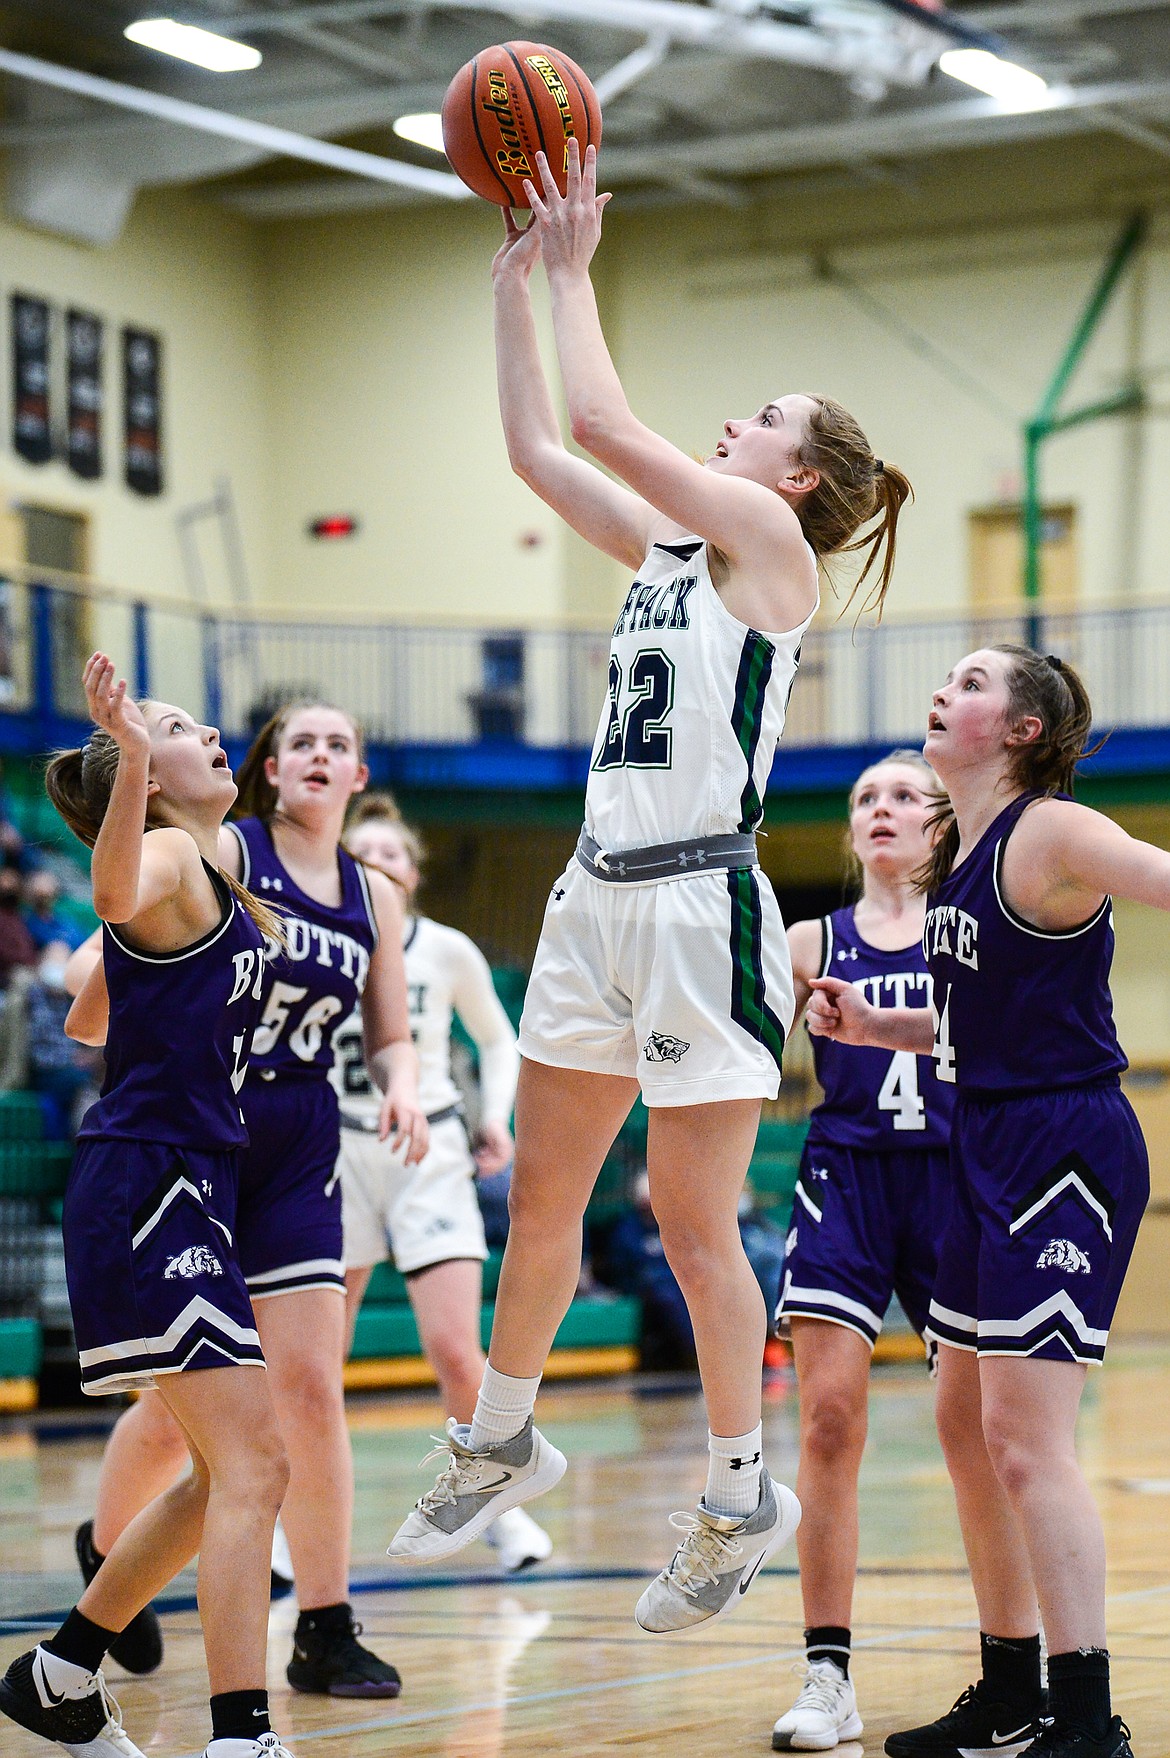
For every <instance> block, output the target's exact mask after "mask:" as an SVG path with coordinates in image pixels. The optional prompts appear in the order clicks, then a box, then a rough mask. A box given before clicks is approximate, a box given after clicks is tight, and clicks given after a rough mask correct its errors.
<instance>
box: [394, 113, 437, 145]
mask: <svg viewBox="0 0 1170 1758" xmlns="http://www.w3.org/2000/svg"><path fill="white" fill-rule="evenodd" d="M394 132H395V134H396V135H397V136H398V137H399V139H400V140H412V141H413V142H414V144H415V146H421V147H429V148H430V150H431V152H433V153H441V152H442V151H443V118H442V117H441V116H440V115H439V113H438V111H437V110H425V111H423V112H421V113H420V114H419V115H417V116H399V117H398V118H397V119H396V121H395V123H394Z"/></svg>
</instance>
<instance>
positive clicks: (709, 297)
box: [266, 204, 1170, 622]
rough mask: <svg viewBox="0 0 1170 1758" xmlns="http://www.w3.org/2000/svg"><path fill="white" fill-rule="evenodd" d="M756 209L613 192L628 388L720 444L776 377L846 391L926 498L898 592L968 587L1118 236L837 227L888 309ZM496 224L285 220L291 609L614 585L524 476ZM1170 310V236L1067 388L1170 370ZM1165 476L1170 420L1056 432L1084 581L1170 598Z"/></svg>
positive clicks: (846, 258)
mask: <svg viewBox="0 0 1170 1758" xmlns="http://www.w3.org/2000/svg"><path fill="white" fill-rule="evenodd" d="M1008 211H1011V208H1010V204H1009V207H1008ZM751 219H752V222H753V223H752V225H750V226H749V225H748V223H747V222H746V221H745V219H744V217H743V216H742V215H737V216H736V217H735V221H734V224H732V223H731V222H729V221H728V220H727V217H726V216H723V215H716V216H715V217H713V216H712V213H711V211H710V210H702V211H700V212H699V213H698V214H694V213H689V212H687V211H684V210H667V211H661V212H657V213H651V214H635V215H633V216H625V217H622V216H621V214H620V209H618V208H617V206H616V204H615V209H614V210H613V212H612V218H611V220H610V222H609V224H608V225H607V231H606V237H605V240H604V241H603V245H602V252H601V255H600V256H599V259H598V281H599V288H600V296H601V302H602V306H603V312H604V315H605V317H606V321H607V329H608V333H609V336H610V340H611V345H612V347H613V349H614V352H615V355H616V357H617V360H618V364H619V367H620V370H621V372H622V376H623V380H624V382H625V384H626V387H627V391H628V393H629V395H630V399H631V402H632V403H633V405H634V407H635V409H636V411H637V413H638V414H639V415H640V416H642V417H643V418H644V419H645V420H646V421H648V422H649V423H650V424H651V425H652V426H655V427H657V428H659V429H660V430H661V431H662V432H664V433H666V434H668V435H669V436H670V437H671V438H672V439H674V440H675V441H676V442H677V443H678V444H679V445H681V446H683V447H685V448H687V449H700V448H702V449H709V448H710V447H711V446H712V444H713V443H714V440H715V438H716V437H717V436H718V433H719V431H720V424H721V422H722V420H723V419H724V417H725V416H726V415H729V414H742V413H744V412H746V411H750V410H752V409H754V408H755V407H757V406H758V405H759V403H760V402H761V401H762V400H763V399H764V398H766V397H768V396H771V395H774V394H776V393H777V392H778V391H781V390H784V389H794V388H808V389H818V390H824V391H826V392H829V393H831V394H833V395H834V396H836V397H838V398H840V400H842V401H843V402H845V403H846V404H847V406H849V407H850V408H851V409H853V410H854V412H855V413H856V414H857V415H858V416H859V418H860V419H861V421H862V423H863V425H864V426H865V428H866V430H867V432H868V433H869V434H870V436H871V438H872V440H873V442H874V445H875V447H876V449H877V450H878V451H879V452H880V453H881V454H882V455H884V456H886V457H889V458H891V459H894V460H896V461H897V462H899V463H901V464H902V465H903V466H904V467H905V468H906V469H907V470H908V472H909V474H910V475H911V477H912V479H913V481H914V483H915V486H916V489H917V493H918V500H917V504H916V505H915V507H914V508H913V509H911V511H910V513H909V514H908V516H907V519H906V521H905V526H904V538H903V545H902V551H901V562H900V566H899V571H898V576H897V582H896V590H895V596H894V598H893V599H892V600H891V609H894V610H906V611H917V610H923V609H939V608H952V607H955V608H957V607H960V606H962V605H963V604H964V603H965V601H966V595H967V515H968V512H969V511H970V510H971V509H972V508H974V507H979V506H984V505H987V504H989V503H992V502H994V501H996V499H997V498H1000V497H1002V496H1003V495H1004V494H1005V492H1006V493H1007V494H1009V495H1010V494H1011V493H1012V492H1013V483H1014V482H1015V480H1016V479H1017V478H1018V472H1019V462H1020V456H1019V448H1020V438H1019V423H1020V420H1021V419H1022V417H1023V416H1024V415H1025V414H1026V413H1027V412H1029V411H1030V410H1031V409H1032V408H1033V407H1034V406H1035V405H1036V403H1037V401H1038V400H1039V397H1040V395H1041V393H1042V390H1043V388H1044V385H1045V383H1046V381H1047V379H1048V377H1049V375H1050V374H1051V372H1052V371H1053V369H1054V367H1055V365H1056V362H1057V360H1058V358H1059V356H1060V353H1061V350H1062V349H1063V346H1064V343H1065V341H1066V339H1067V337H1068V336H1069V335H1070V334H1071V332H1072V329H1073V326H1074V324H1075V321H1076V319H1077V316H1078V314H1079V312H1080V309H1081V306H1082V304H1083V302H1084V299H1085V298H1086V296H1087V294H1088V291H1089V289H1090V287H1091V286H1092V284H1093V282H1094V280H1095V278H1096V276H1097V274H1098V272H1099V269H1100V266H1101V264H1102V262H1103V261H1104V258H1105V255H1106V252H1107V250H1108V248H1109V246H1110V244H1111V242H1112V239H1113V236H1114V232H1115V227H1114V226H1113V224H1112V223H1098V224H1094V225H1085V224H1083V223H1078V224H1076V225H1072V224H1069V225H1061V226H1053V225H1048V226H1039V227H1032V228H1029V229H1028V230H1027V231H1024V230H1018V231H1012V230H1010V229H1004V228H1002V227H1001V228H999V229H995V228H987V227H984V228H983V229H981V230H979V231H977V232H975V233H973V234H966V235H965V234H963V233H959V232H956V233H951V232H945V233H943V234H942V235H936V234H933V233H930V234H928V235H927V236H926V237H924V238H922V239H914V238H909V237H907V238H903V239H902V240H901V241H898V242H894V243H883V244H882V245H880V246H878V245H867V246H865V247H864V248H859V247H850V246H849V245H848V244H846V245H840V244H838V245H837V247H836V248H835V249H834V250H833V253H832V263H833V265H834V267H835V269H837V270H838V271H844V272H845V273H846V274H847V275H848V276H849V277H851V278H852V279H853V280H854V281H855V282H856V283H858V284H859V285H860V286H861V288H862V289H863V293H864V297H865V298H867V299H869V300H876V301H877V302H878V304H879V305H880V307H881V308H882V309H881V311H880V312H878V311H875V310H873V309H869V310H862V309H859V308H858V305H857V303H856V302H855V301H854V300H853V299H852V298H850V297H849V296H848V295H847V294H846V293H844V292H843V291H842V290H841V289H840V287H839V286H836V285H831V284H829V283H827V282H826V281H824V280H823V279H819V278H818V277H817V275H816V274H815V272H814V271H813V269H812V267H811V257H812V254H813V253H811V252H810V251H809V250H807V249H806V248H805V247H804V246H803V245H802V249H801V251H799V252H796V251H792V250H788V249H783V248H779V247H772V246H770V245H769V244H768V243H767V241H768V240H769V239H770V238H772V237H775V236H777V235H782V224H781V220H782V211H781V210H777V211H775V212H770V211H769V210H763V211H762V212H756V211H753V213H752V215H751ZM928 219H929V216H928V215H926V214H924V215H923V216H922V220H923V224H924V226H925V225H926V223H927V221H928ZM495 238H496V230H495V216H494V215H493V214H491V213H489V212H488V211H487V210H485V209H483V208H481V207H480V206H478V205H475V206H471V207H468V208H459V209H457V210H454V211H440V212H434V213H416V212H398V213H392V214H385V215H381V216H361V217H358V218H347V219H343V220H331V221H320V222H315V223H306V224H302V225H298V226H295V227H294V226H286V227H284V228H282V229H280V230H279V231H278V232H274V233H273V234H271V235H269V237H268V240H267V246H266V248H267V251H268V276H267V285H268V295H269V302H270V303H269V312H270V317H271V326H270V332H269V333H270V339H271V345H272V355H271V360H270V366H271V372H270V383H271V397H272V402H271V409H272V456H273V461H274V473H273V482H274V496H273V525H272V530H273V538H272V551H273V558H274V578H275V579H277V580H278V581H279V582H280V585H279V587H278V588H276V590H277V591H278V592H283V593H287V594H288V595H290V596H291V598H292V599H293V600H294V601H295V602H296V603H297V604H312V603H313V602H315V601H317V600H319V599H322V597H323V596H324V597H325V598H327V597H328V596H329V595H330V594H332V593H334V592H340V593H343V594H344V595H345V596H346V597H347V598H350V599H351V600H352V601H353V602H355V603H358V604H361V605H367V604H368V605H370V606H371V607H372V608H373V607H375V606H376V607H378V608H389V609H391V610H394V609H399V610H402V611H404V612H406V613H409V614H412V615H413V614H426V613H427V612H431V611H434V610H438V609H443V610H448V611H452V612H459V613H465V612H470V613H472V614H475V615H480V616H483V617H484V618H485V619H486V620H490V621H493V622H500V621H505V622H506V621H508V620H510V619H512V618H513V617H518V618H522V617H523V616H524V615H531V616H533V617H538V616H542V615H555V614H557V613H558V612H560V611H567V612H577V613H581V614H586V615H592V616H596V617H600V618H602V619H604V618H605V617H607V616H608V615H609V614H610V611H611V609H612V607H613V605H614V604H615V603H616V602H617V601H618V599H619V596H620V593H621V590H622V585H621V576H620V570H618V569H617V568H616V567H615V566H613V565H612V564H610V563H608V562H606V561H605V560H604V559H603V558H600V559H599V558H596V557H593V556H591V555H590V554H589V553H588V552H587V551H586V550H585V548H584V546H582V545H580V544H579V543H578V542H577V541H576V540H575V539H572V538H570V537H567V536H566V535H565V534H563V533H561V532H560V531H559V530H558V527H557V523H556V521H555V520H554V519H552V518H551V516H550V515H549V514H548V513H546V512H545V511H544V510H543V509H542V508H541V507H540V506H539V504H538V503H537V502H536V501H535V500H534V499H533V497H532V496H530V495H529V494H528V493H527V491H526V490H525V489H524V488H523V487H522V485H520V484H518V483H516V482H514V481H513V479H512V478H511V476H510V475H509V473H508V470H507V466H506V462H505V458H504V453H503V448H502V445H501V442H500V437H499V429H498V419H497V415H496V408H495V395H494V387H493V381H492V371H493V368H492V357H491V340H490V315H491V314H490V297H489V292H488V286H487V279H486V268H487V262H488V260H489V257H490V253H491V250H492V248H493V246H494V243H495ZM761 241H763V242H762V243H761ZM1168 322H1170V250H1168V249H1167V248H1166V246H1165V244H1164V243H1162V244H1156V245H1154V246H1152V247H1151V248H1150V250H1149V252H1148V254H1147V257H1146V261H1145V264H1144V268H1143V271H1142V274H1141V276H1140V277H1138V278H1135V279H1134V280H1133V281H1132V282H1128V283H1126V284H1125V285H1124V287H1123V290H1122V293H1121V294H1120V296H1119V298H1118V300H1117V302H1116V304H1115V305H1114V306H1113V308H1112V309H1111V311H1110V313H1109V315H1108V317H1107V318H1106V321H1105V323H1104V325H1103V327H1102V330H1101V332H1100V334H1099V336H1098V337H1097V339H1096V340H1095V342H1094V344H1093V347H1092V349H1091V351H1090V353H1089V355H1088V356H1087V357H1086V360H1085V362H1084V365H1083V367H1082V370H1081V372H1080V373H1079V374H1078V376H1077V378H1076V380H1075V381H1074V384H1073V386H1072V391H1071V396H1072V400H1073V401H1074V402H1076V401H1080V400H1085V399H1088V398H1091V397H1098V396H1101V395H1104V394H1107V393H1108V392H1110V391H1112V390H1114V389H1116V387H1117V385H1118V384H1119V383H1120V382H1121V381H1122V379H1123V378H1125V377H1126V376H1127V374H1128V373H1129V371H1130V370H1131V369H1132V367H1133V365H1134V363H1135V362H1136V363H1137V364H1138V365H1142V364H1143V363H1147V364H1150V365H1152V366H1153V367H1154V368H1155V369H1156V370H1157V371H1161V370H1162V368H1161V365H1160V362H1161V354H1160V342H1159V337H1160V336H1161V335H1164V334H1165V332H1166V326H1167V323H1168ZM910 332H913V334H911V333H910ZM965 381H970V382H965ZM1152 389H1153V390H1154V391H1155V392H1156V390H1157V381H1156V379H1155V381H1154V383H1153V384H1152ZM1168 467H1170V430H1168V429H1167V425H1166V424H1165V423H1163V422H1159V421H1157V420H1155V419H1147V420H1145V421H1142V422H1132V421H1117V422H1110V423H1098V424H1096V425H1094V426H1091V427H1086V428H1084V429H1081V430H1078V431H1076V432H1073V433H1070V434H1068V435H1066V436H1062V437H1060V438H1058V439H1057V440H1055V441H1054V442H1053V443H1052V444H1051V446H1050V447H1049V450H1048V453H1047V455H1046V459H1045V466H1044V480H1045V489H1046V493H1047V495H1048V497H1049V498H1051V499H1053V500H1062V499H1067V500H1071V501H1073V502H1075V503H1076V504H1077V506H1078V508H1079V509H1080V521H1081V570H1082V595H1083V596H1085V597H1092V598H1112V597H1116V596H1118V595H1130V594H1134V593H1138V594H1143V595H1152V594H1159V593H1166V592H1170V574H1168V571H1167V566H1166V560H1165V557H1166V555H1167V553H1168V550H1170V509H1168V507H1167V504H1166V500H1165V496H1164V495H1163V494H1162V492H1161V485H1162V483H1163V482H1164V481H1165V479H1166V472H1167V468H1168ZM325 510H352V511H355V512H357V513H358V514H359V515H360V516H361V518H362V519H363V522H364V529H363V533H362V536H361V538H360V539H359V540H358V541H357V542H355V543H353V544H351V545H337V546H336V547H335V549H334V550H333V552H332V553H330V554H328V555H324V554H323V553H322V551H321V549H320V547H319V546H314V545H312V544H310V543H309V541H308V540H307V539H306V538H305V536H304V534H303V533H304V526H305V523H306V521H307V519H308V518H309V517H311V516H312V514H314V513H315V512H320V511H325ZM529 529H531V530H535V531H539V532H541V533H542V534H545V541H544V542H543V544H542V546H541V547H540V548H538V549H535V550H524V549H522V548H521V546H520V541H519V539H520V536H521V534H522V533H523V532H525V531H527V530H529ZM472 556H474V557H475V558H476V559H475V561H474V562H473V563H470V565H469V558H470V557H472Z"/></svg>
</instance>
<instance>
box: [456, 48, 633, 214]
mask: <svg viewBox="0 0 1170 1758" xmlns="http://www.w3.org/2000/svg"><path fill="white" fill-rule="evenodd" d="M574 138H576V140H577V141H578V142H579V143H580V149H581V157H582V158H584V156H585V148H586V147H587V146H597V145H598V143H599V142H600V140H601V106H600V105H599V103H598V102H597V93H596V92H595V91H594V90H593V87H592V86H591V85H590V83H589V81H588V79H587V78H586V76H585V75H584V74H583V73H582V71H581V69H580V68H579V67H578V66H577V64H576V62H575V61H570V59H569V57H568V56H567V55H562V54H561V52H560V50H559V49H548V48H546V47H545V46H544V45H543V44H542V43H501V44H499V45H498V46H497V47H496V48H493V49H483V50H481V52H480V53H479V54H478V55H476V56H474V57H473V58H472V59H471V60H470V61H469V62H468V63H467V65H466V67H461V68H460V69H459V72H458V73H457V74H456V75H455V78H454V79H453V80H452V81H451V84H450V85H449V86H448V87H447V95H446V97H445V98H444V99H443V146H444V148H445V149H446V153H447V158H448V159H449V160H450V163H451V169H452V170H453V171H455V172H456V173H457V174H458V175H459V176H460V177H461V178H462V179H463V181H464V183H466V185H467V187H468V188H469V189H474V191H475V193H476V195H482V196H483V198H484V200H485V201H493V202H495V203H496V205H497V206H498V207H514V208H526V207H527V206H528V198H527V196H526V195H525V194H524V188H523V184H524V179H525V177H530V178H531V179H532V180H533V182H535V183H536V185H537V188H539V187H540V182H539V179H538V177H537V174H536V155H537V153H538V152H541V151H543V152H544V154H545V155H546V157H547V159H548V162H549V166H550V168H551V170H552V174H553V176H554V177H555V178H556V181H557V186H558V188H559V189H560V191H561V193H562V195H563V194H564V191H565V172H566V171H567V169H568V164H569V142H570V140H572V139H574Z"/></svg>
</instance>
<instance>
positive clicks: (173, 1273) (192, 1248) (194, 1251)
mask: <svg viewBox="0 0 1170 1758" xmlns="http://www.w3.org/2000/svg"><path fill="white" fill-rule="evenodd" d="M222 1275H223V1265H222V1264H221V1263H220V1261H219V1259H218V1258H217V1257H216V1255H215V1253H214V1252H213V1251H211V1250H210V1249H209V1248H208V1247H207V1246H206V1245H189V1246H188V1247H187V1249H186V1251H183V1252H180V1253H179V1256H178V1257H173V1258H172V1259H171V1261H170V1263H169V1264H168V1265H167V1267H166V1269H165V1270H164V1271H163V1280H164V1281H166V1282H174V1281H177V1280H178V1278H179V1277H182V1279H183V1281H185V1282H189V1281H191V1280H192V1278H193V1277H195V1276H222Z"/></svg>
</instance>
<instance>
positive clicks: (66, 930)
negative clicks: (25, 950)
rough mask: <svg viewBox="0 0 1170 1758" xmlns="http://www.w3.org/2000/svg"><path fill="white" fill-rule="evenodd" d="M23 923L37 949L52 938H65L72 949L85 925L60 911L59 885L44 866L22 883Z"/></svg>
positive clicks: (41, 948)
mask: <svg viewBox="0 0 1170 1758" xmlns="http://www.w3.org/2000/svg"><path fill="white" fill-rule="evenodd" d="M24 924H25V927H26V928H27V929H28V931H29V933H30V934H31V935H32V940H33V944H34V946H35V947H36V949H37V951H38V952H43V951H44V949H45V947H46V946H48V944H49V942H50V941H51V940H61V941H64V943H65V945H66V946H67V947H68V948H69V950H70V952H74V951H75V950H76V949H77V947H79V946H80V945H81V942H82V941H83V940H84V939H85V937H86V931H85V929H84V928H79V927H78V926H77V924H76V922H71V921H70V920H69V918H68V916H66V915H63V914H62V912H61V884H60V881H59V880H58V879H57V877H56V875H55V874H53V873H50V872H49V870H48V868H47V867H41V868H40V869H38V871H36V872H35V873H30V874H29V876H28V878H27V879H26V880H25V882H24Z"/></svg>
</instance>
